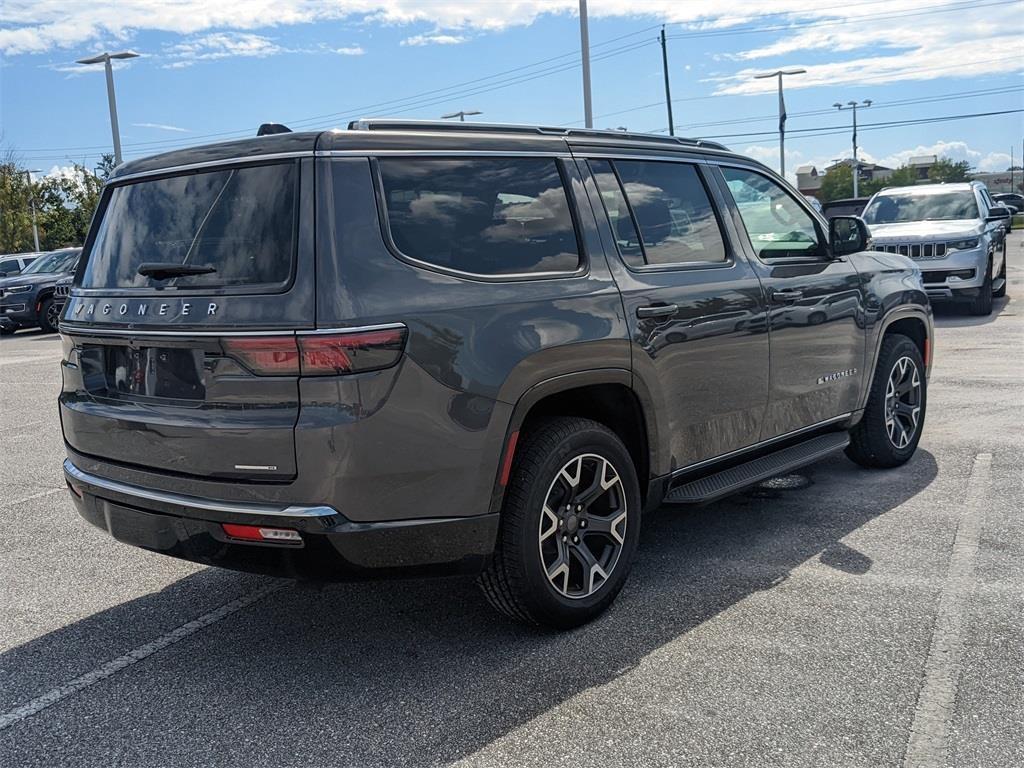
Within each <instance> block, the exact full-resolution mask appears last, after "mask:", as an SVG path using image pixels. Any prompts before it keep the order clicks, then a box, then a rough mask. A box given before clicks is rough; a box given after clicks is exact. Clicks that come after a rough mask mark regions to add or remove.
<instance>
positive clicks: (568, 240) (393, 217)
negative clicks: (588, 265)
mask: <svg viewBox="0 0 1024 768" xmlns="http://www.w3.org/2000/svg"><path fill="white" fill-rule="evenodd" d="M378 162H379V168H380V178H381V186H382V193H383V197H384V204H385V206H386V207H387V219H388V227H389V229H390V234H391V239H392V240H393V241H394V244H395V247H397V248H398V250H399V251H400V252H401V253H402V254H403V255H405V256H408V257H410V258H412V259H416V260H417V261H422V262H425V263H427V264H432V265H435V266H438V267H444V268H446V269H452V270H458V271H460V272H469V273H473V274H478V275H493V276H500V275H511V274H524V273H526V274H529V273H534V274H536V273H545V272H574V271H575V270H576V269H577V268H578V267H579V264H580V251H579V245H578V242H577V239H576V229H575V227H574V226H573V220H572V215H571V213H570V210H569V198H568V195H567V194H566V189H565V184H564V182H563V180H562V175H561V173H560V171H559V168H558V164H557V162H556V161H555V160H554V159H548V158H494V159H490V158H488V159H476V158H466V159H461V158H459V159H455V158H451V159H433V158H430V159H407V158H383V159H381V160H379V161H378Z"/></svg>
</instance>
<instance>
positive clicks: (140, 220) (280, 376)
mask: <svg viewBox="0 0 1024 768" xmlns="http://www.w3.org/2000/svg"><path fill="white" fill-rule="evenodd" d="M314 180H315V181H314ZM868 248H869V241H868V232H867V229H866V227H865V226H864V223H863V222H862V221H861V220H859V219H856V218H849V217H846V218H843V217H839V218H835V219H833V220H832V222H831V224H828V223H826V222H825V220H824V219H823V218H821V217H820V216H818V215H817V214H816V213H815V212H814V211H813V210H812V209H811V208H810V207H809V206H808V205H807V202H806V201H805V200H804V199H803V198H802V197H801V195H800V194H799V193H798V192H796V190H794V189H793V188H792V187H790V186H789V185H788V184H787V183H786V182H785V181H783V180H782V179H781V178H779V177H778V176H777V175H776V174H775V173H773V172H772V171H771V170H769V169H768V168H766V167H765V166H764V165H762V164H760V163H758V162H756V161H754V160H751V159H749V158H746V157H743V156H742V155H738V154H734V153H732V152H729V151H727V150H726V149H725V148H724V147H722V146H721V145H718V144H714V143H710V142H704V141H697V140H687V139H678V138H671V137H666V136H649V135H642V134H628V133H624V132H618V131H611V132H603V131H587V130H567V129H561V128H540V127H530V126H494V125H480V124H472V123H464V124H459V123H455V124H450V123H417V122H401V121H397V122H389V121H361V122H358V123H354V124H353V125H352V126H350V130H347V131H328V132H322V133H277V134H274V135H267V136H262V137H260V138H254V139H248V140H242V141H234V142H229V143H224V144H216V145H211V146H206V147H201V148H197V149H190V150H182V151H175V152H171V153H168V154H164V155H159V156H156V157H152V158H148V159H142V160H135V161H130V162H128V163H125V164H124V165H121V166H119V167H118V168H117V170H115V171H114V173H113V174H112V176H111V178H110V179H109V180H108V181H107V183H106V185H105V186H104V189H103V191H102V195H101V199H100V203H99V208H98V210H97V213H96V215H95V218H94V224H93V226H92V229H91V232H90V234H89V239H88V241H87V243H86V246H85V254H84V259H85V262H84V264H83V266H82V268H81V269H80V270H79V272H78V274H77V275H76V278H75V282H74V285H73V287H72V288H71V295H70V297H69V299H68V301H67V305H66V307H65V310H64V314H63V318H62V321H61V333H62V337H63V342H64V364H63V368H62V370H63V391H62V393H61V395H60V402H59V408H60V417H61V424H62V428H63V434H64V439H65V441H66V444H67V452H68V458H67V460H66V461H65V463H64V472H65V477H66V479H67V483H68V487H69V489H70V492H71V497H72V499H73V501H74V503H75V504H76V505H77V508H78V511H79V512H80V513H81V515H82V516H83V517H85V518H86V519H87V520H88V521H90V522H91V523H93V524H94V525H96V526H98V527H99V528H101V529H103V530H104V531H107V532H109V533H110V534H111V535H112V536H113V537H115V538H116V539H118V540H119V541H122V542H127V543H129V544H134V545H137V546H140V547H143V548H146V549H149V550H152V551H154V552H162V553H165V554H168V555H173V556H176V557H181V558H185V559H188V560H194V561H197V562H201V563H208V564H213V565H220V566H226V567H229V568H236V569H240V570H247V571H257V572H261V573H272V574H282V575H285V576H289V577H300V578H310V579H346V578H354V577H355V578H363V577H368V576H380V575H396V574H397V575H410V574H423V573H429V574H441V573H467V572H468V573H476V574H478V575H479V581H480V584H481V586H482V588H483V591H484V594H485V595H486V596H487V597H488V599H489V600H490V601H491V602H492V603H493V605H494V606H495V607H496V608H497V609H498V610H500V611H502V612H504V613H506V614H508V615H509V616H512V617H514V618H516V619H519V620H522V621H526V622H530V623H536V624H543V625H549V626H554V627H569V626H574V625H577V624H580V623H582V622H585V621H587V620H589V619H591V618H593V617H594V616H596V615H597V614H599V613H600V612H601V611H602V610H603V609H605V608H606V607H607V606H608V605H609V603H611V601H612V600H613V599H614V598H615V595H616V594H617V593H618V591H619V589H620V588H621V587H622V585H623V582H624V581H625V579H626V576H627V574H628V572H629V569H630V565H631V563H632V561H633V558H634V555H635V554H636V550H637V546H638V543H639V540H640V528H641V525H642V522H643V512H644V510H652V509H654V508H656V507H658V506H660V505H662V504H663V503H669V504H680V505H688V504H702V503H706V502H709V501H712V500H714V499H718V498H721V497H723V496H725V495H728V494H730V493H734V492H736V491H737V490H739V489H742V488H744V487H747V486H748V485H750V484H752V483H756V482H758V481H760V480H763V479H765V478H767V477H771V476H774V475H776V474H779V473H782V472H786V471H789V470H792V469H794V468H796V467H799V466H802V465H804V464H807V463H810V462H813V461H816V460H817V459H820V458H822V457H824V456H826V455H830V454H832V453H834V452H837V451H841V450H843V449H845V450H846V452H847V455H848V456H850V458H851V459H853V460H854V461H856V462H858V463H860V464H862V465H864V466H869V467H893V466H897V465H900V464H902V463H903V462H905V461H907V460H908V459H909V458H910V457H911V455H912V454H913V453H914V450H915V448H916V446H917V444H918V440H919V439H920V436H921V431H922V428H923V425H924V419H925V409H926V404H927V382H928V375H929V371H930V369H931V349H932V346H931V340H932V316H931V310H930V306H929V303H928V298H927V296H926V294H925V290H924V286H923V285H922V283H921V273H920V270H919V269H918V268H917V266H916V265H915V264H914V263H913V262H912V261H911V260H910V259H909V258H906V257H904V256H900V255H897V254H883V253H877V252H871V251H869V250H868ZM801 302H807V305H808V307H809V308H810V307H813V312H808V311H804V310H802V309H798V310H797V311H790V308H791V307H793V306H794V305H796V306H797V307H800V306H802V304H801ZM876 487H877V485H872V488H876Z"/></svg>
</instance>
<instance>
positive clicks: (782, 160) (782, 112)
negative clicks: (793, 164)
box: [754, 69, 807, 178]
mask: <svg viewBox="0 0 1024 768" xmlns="http://www.w3.org/2000/svg"><path fill="white" fill-rule="evenodd" d="M806 71H807V70H806V69H780V70H777V71H775V72H765V73H764V74H761V75H754V79H755V80H763V79H765V78H767V77H777V78H778V79H779V176H782V177H783V178H785V177H786V101H785V99H783V98H782V76H783V75H802V74H803V73H804V72H806Z"/></svg>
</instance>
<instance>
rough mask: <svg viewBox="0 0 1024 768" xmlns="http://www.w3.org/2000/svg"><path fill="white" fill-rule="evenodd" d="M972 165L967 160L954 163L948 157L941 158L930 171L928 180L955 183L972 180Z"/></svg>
mask: <svg viewBox="0 0 1024 768" xmlns="http://www.w3.org/2000/svg"><path fill="white" fill-rule="evenodd" d="M970 174H971V164H970V163H969V162H967V161H966V160H961V161H959V162H957V163H954V162H953V161H952V160H950V159H949V158H948V157H940V158H939V159H938V160H936V161H935V162H934V163H932V165H931V167H930V168H929V169H928V180H929V181H934V182H943V181H944V182H954V181H970V180H971V175H970Z"/></svg>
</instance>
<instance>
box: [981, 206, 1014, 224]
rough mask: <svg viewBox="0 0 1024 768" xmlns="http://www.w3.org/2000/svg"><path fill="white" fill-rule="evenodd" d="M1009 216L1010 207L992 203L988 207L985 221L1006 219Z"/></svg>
mask: <svg viewBox="0 0 1024 768" xmlns="http://www.w3.org/2000/svg"><path fill="white" fill-rule="evenodd" d="M1009 218H1010V209H1009V208H1007V207H1006V206H1005V205H994V206H992V207H991V208H989V209H988V216H986V217H985V221H1006V220H1007V219H1009Z"/></svg>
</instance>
